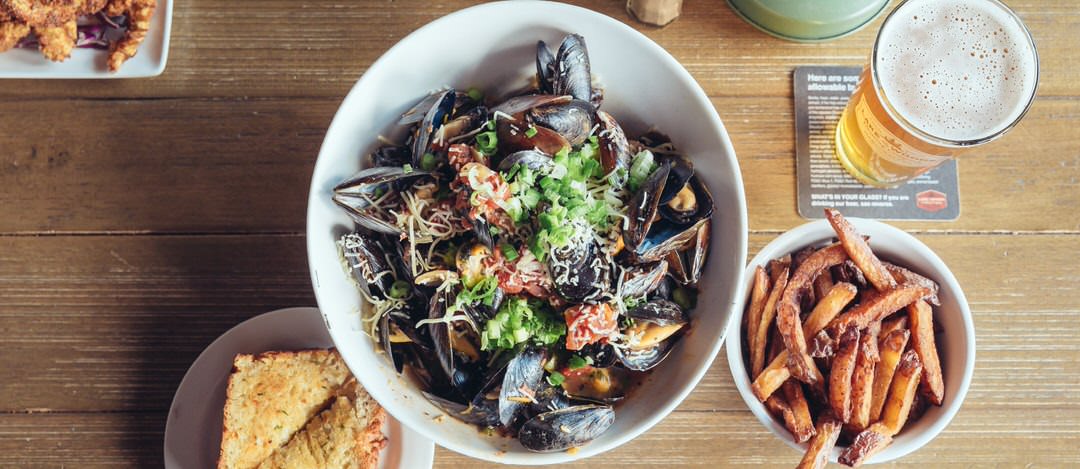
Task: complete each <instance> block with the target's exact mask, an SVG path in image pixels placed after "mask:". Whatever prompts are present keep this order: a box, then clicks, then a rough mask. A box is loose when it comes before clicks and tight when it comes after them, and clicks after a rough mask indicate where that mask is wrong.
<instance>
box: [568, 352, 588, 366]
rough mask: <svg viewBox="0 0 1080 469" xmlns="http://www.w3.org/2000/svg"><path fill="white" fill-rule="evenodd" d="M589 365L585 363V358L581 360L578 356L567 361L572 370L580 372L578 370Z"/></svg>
mask: <svg viewBox="0 0 1080 469" xmlns="http://www.w3.org/2000/svg"><path fill="white" fill-rule="evenodd" d="M588 365H589V363H588V362H587V361H585V359H584V358H581V357H579V356H577V355H573V356H571V357H570V360H568V361H567V366H568V367H569V368H570V369H571V370H578V369H581V368H585V367H586V366H588Z"/></svg>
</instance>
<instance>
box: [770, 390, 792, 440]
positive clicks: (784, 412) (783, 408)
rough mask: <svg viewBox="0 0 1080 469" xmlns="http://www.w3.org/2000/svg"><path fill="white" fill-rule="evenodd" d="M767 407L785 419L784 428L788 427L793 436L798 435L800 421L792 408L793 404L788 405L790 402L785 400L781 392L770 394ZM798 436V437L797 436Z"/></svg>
mask: <svg viewBox="0 0 1080 469" xmlns="http://www.w3.org/2000/svg"><path fill="white" fill-rule="evenodd" d="M765 408H766V409H768V410H769V412H770V413H772V414H773V415H775V416H777V417H779V418H780V419H781V420H783V421H784V428H787V430H788V431H789V432H791V434H792V435H793V436H794V435H797V433H796V432H797V431H798V422H796V420H795V412H793V411H792V410H791V406H790V405H788V402H787V401H786V400H784V398H783V397H781V396H780V394H773V395H771V396H769V398H768V399H766V400H765ZM796 438H798V437H797V436H796Z"/></svg>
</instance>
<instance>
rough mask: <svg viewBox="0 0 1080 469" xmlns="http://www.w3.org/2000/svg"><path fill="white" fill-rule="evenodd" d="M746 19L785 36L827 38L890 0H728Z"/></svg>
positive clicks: (857, 24) (864, 20) (854, 27)
mask: <svg viewBox="0 0 1080 469" xmlns="http://www.w3.org/2000/svg"><path fill="white" fill-rule="evenodd" d="M727 2H728V5H730V6H731V9H732V10H734V11H735V13H737V14H738V15H739V16H741V17H742V18H743V19H744V20H746V22H748V23H750V24H751V25H753V26H754V27H756V28H758V29H760V30H762V31H764V32H766V33H768V34H771V35H773V36H776V37H778V38H781V39H787V40H789V41H797V42H823V41H829V40H833V39H836V38H840V37H843V36H846V35H848V34H851V33H854V32H855V31H858V30H859V29H861V28H862V27H863V26H866V25H867V24H869V23H870V22H871V21H873V20H874V18H877V16H878V15H879V14H881V12H883V11H885V7H886V6H888V5H889V0H727Z"/></svg>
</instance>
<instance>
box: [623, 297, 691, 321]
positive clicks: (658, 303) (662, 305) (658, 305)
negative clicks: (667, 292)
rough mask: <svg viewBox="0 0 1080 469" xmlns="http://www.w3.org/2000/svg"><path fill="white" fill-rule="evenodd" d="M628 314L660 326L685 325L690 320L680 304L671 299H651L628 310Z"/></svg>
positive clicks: (635, 318)
mask: <svg viewBox="0 0 1080 469" xmlns="http://www.w3.org/2000/svg"><path fill="white" fill-rule="evenodd" d="M626 315H627V316H629V317H631V318H633V319H634V320H638V321H646V322H651V323H653V324H657V325H660V326H675V325H683V324H686V323H688V322H690V318H688V317H687V316H686V312H685V311H683V309H682V308H681V307H679V305H677V304H675V302H673V301H669V300H659V299H657V300H651V301H648V302H646V303H643V304H640V305H638V306H637V307H635V308H633V309H631V310H629V311H627V312H626Z"/></svg>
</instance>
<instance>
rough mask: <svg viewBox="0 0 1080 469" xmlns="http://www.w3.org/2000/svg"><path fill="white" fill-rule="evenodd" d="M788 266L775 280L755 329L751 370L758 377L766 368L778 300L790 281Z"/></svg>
mask: <svg viewBox="0 0 1080 469" xmlns="http://www.w3.org/2000/svg"><path fill="white" fill-rule="evenodd" d="M787 277H788V268H787V267H784V268H783V269H781V271H780V275H778V276H777V278H776V281H775V282H773V288H772V291H771V292H769V299H767V300H765V309H763V310H762V312H761V321H760V322H759V323H758V326H757V328H756V329H755V334H756V336H755V337H754V348H753V350H751V351H750V363H751V372H752V374H751V375H750V376H753V377H755V378H756V377H757V375H759V374H761V370H763V369H765V342H766V340H767V339H768V338H769V325H770V324H772V322H773V319H775V318H776V302H777V300H778V299H779V298H780V295H781V293H782V292H783V291H784V287H785V286H786V285H787V283H788V278H787Z"/></svg>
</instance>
